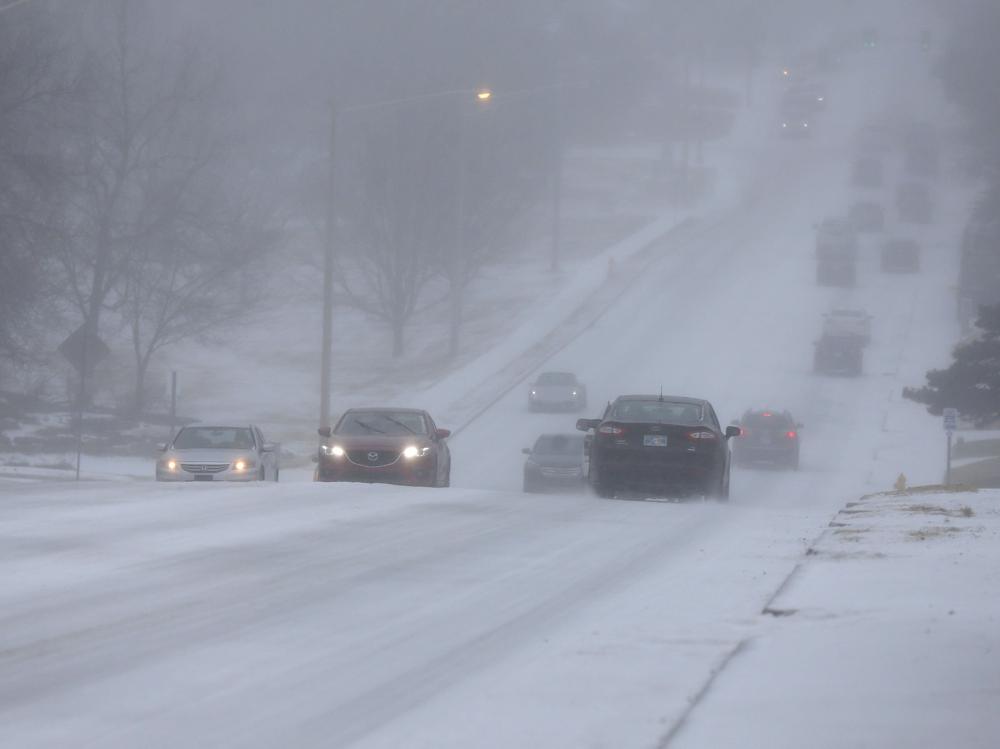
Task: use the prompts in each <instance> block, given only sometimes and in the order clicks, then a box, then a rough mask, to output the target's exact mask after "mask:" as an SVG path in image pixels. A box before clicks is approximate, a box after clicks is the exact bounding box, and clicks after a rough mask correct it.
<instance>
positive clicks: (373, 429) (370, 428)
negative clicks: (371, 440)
mask: <svg viewBox="0 0 1000 749" xmlns="http://www.w3.org/2000/svg"><path fill="white" fill-rule="evenodd" d="M354 423H355V424H357V425H358V426H360V427H364V428H365V429H367V430H368V431H369V432H378V433H379V434H385V432H384V431H383V430H381V429H377V428H376V427H373V426H372V425H371V424H369V423H368V422H366V421H361V420H360V419H355V420H354Z"/></svg>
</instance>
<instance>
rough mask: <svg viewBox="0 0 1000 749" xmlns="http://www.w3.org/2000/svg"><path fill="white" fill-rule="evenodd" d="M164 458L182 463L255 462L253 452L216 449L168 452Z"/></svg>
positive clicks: (195, 448) (203, 448)
mask: <svg viewBox="0 0 1000 749" xmlns="http://www.w3.org/2000/svg"><path fill="white" fill-rule="evenodd" d="M163 457H164V458H167V457H169V458H173V459H174V460H177V461H179V462H182V463H232V462H233V461H234V460H236V459H237V458H243V459H247V458H249V459H250V460H256V459H257V456H256V454H255V453H254V451H253V450H220V449H218V448H205V447H192V448H187V449H184V450H168V451H167V452H166V453H164V456H163Z"/></svg>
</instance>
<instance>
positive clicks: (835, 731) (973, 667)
mask: <svg viewBox="0 0 1000 749" xmlns="http://www.w3.org/2000/svg"><path fill="white" fill-rule="evenodd" d="M765 612H766V613H765V614H764V616H765V618H766V619H767V623H766V624H765V629H764V632H763V634H761V635H760V636H758V637H756V638H752V639H750V640H748V641H747V642H746V643H745V647H744V648H743V649H742V651H741V652H740V653H739V654H738V655H736V657H734V658H733V659H732V661H731V662H730V664H729V665H728V667H727V668H725V669H724V670H723V671H722V672H721V673H720V674H719V676H718V678H717V679H716V681H715V683H714V684H713V685H712V687H711V688H710V689H709V690H708V692H707V693H706V695H705V697H704V699H703V700H702V702H701V703H700V704H698V705H697V706H696V707H695V708H694V710H693V711H692V712H691V714H690V715H689V717H688V722H687V723H686V725H684V727H683V728H682V729H681V730H680V731H679V732H678V734H677V735H676V737H675V740H674V741H673V742H670V746H671V747H674V746H677V747H713V746H741V747H763V746H767V747H802V746H809V747H845V746H851V747H890V746H893V747H944V746H949V747H963V748H968V747H984V748H985V747H996V746H1000V491H979V492H971V491H970V492H949V493H942V492H940V491H929V492H922V491H910V492H904V493H898V494H897V493H891V494H882V495H873V496H870V497H866V498H864V499H862V500H861V501H858V502H853V503H850V504H849V505H848V506H847V507H845V508H844V509H843V510H842V511H841V512H840V514H839V515H838V516H837V517H836V518H835V520H834V521H833V522H832V523H831V527H830V528H829V530H828V531H827V532H826V533H824V535H823V536H822V537H821V538H820V540H819V541H818V542H817V543H816V544H815V545H814V546H813V548H811V549H810V551H809V553H808V556H807V557H806V559H805V561H804V562H803V563H802V564H801V565H800V567H799V568H798V570H797V572H796V573H795V574H793V576H792V577H791V578H790V580H789V581H788V585H787V586H786V587H785V589H784V590H783V592H781V593H780V594H779V595H778V596H777V597H776V599H775V600H774V601H772V602H771V604H770V605H769V607H768V608H767V609H766V610H765Z"/></svg>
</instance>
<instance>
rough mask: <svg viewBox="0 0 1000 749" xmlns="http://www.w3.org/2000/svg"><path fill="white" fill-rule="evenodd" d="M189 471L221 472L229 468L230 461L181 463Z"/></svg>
mask: <svg viewBox="0 0 1000 749" xmlns="http://www.w3.org/2000/svg"><path fill="white" fill-rule="evenodd" d="M181 468H183V469H184V470H185V471H187V472H188V473H221V472H222V471H224V470H226V469H227V468H229V464H228V463H181Z"/></svg>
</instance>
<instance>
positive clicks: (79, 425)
mask: <svg viewBox="0 0 1000 749" xmlns="http://www.w3.org/2000/svg"><path fill="white" fill-rule="evenodd" d="M58 350H59V353H60V354H62V355H63V357H64V358H65V359H66V361H68V362H69V363H70V364H72V365H73V368H74V369H76V371H77V372H78V373H79V375H80V391H79V392H78V393H77V396H76V480H77V481H79V480H80V455H81V454H82V453H83V406H84V401H86V400H87V376H88V375H89V374H90V373H91V372H92V371H93V369H94V365H95V364H97V362H99V361H100V360H101V359H103V358H104V357H106V356H107V355H108V354H110V353H111V350H110V349H109V348H108V346H107V344H106V343H104V341H102V340H101V339H100V338H99V337H98V336H97V334H96V333H94V332H93V331H91V330H89V329H88V327H87V323H84V324H83V325H81V326H80V327H79V328H77V329H76V330H74V331H73V332H72V333H70V334H69V336H68V337H67V338H66V340H65V341H63V342H62V343H61V344H59V349H58Z"/></svg>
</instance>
